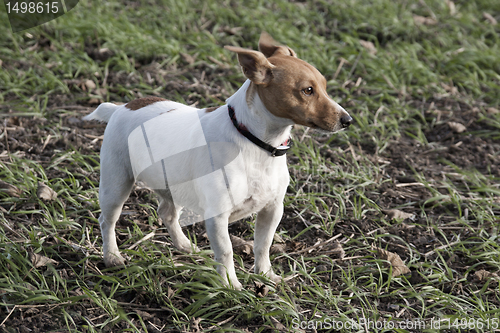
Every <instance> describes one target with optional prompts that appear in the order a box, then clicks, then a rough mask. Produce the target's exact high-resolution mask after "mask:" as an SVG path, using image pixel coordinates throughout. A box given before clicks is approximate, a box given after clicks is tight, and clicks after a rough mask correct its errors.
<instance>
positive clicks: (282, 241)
mask: <svg viewBox="0 0 500 333" xmlns="http://www.w3.org/2000/svg"><path fill="white" fill-rule="evenodd" d="M273 242H275V243H280V244H283V243H285V241H284V240H283V238H282V237H281V236H280V235H278V234H274V236H273Z"/></svg>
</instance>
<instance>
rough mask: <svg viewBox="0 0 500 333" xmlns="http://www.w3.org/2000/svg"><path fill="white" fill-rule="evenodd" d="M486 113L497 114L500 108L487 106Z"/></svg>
mask: <svg viewBox="0 0 500 333" xmlns="http://www.w3.org/2000/svg"><path fill="white" fill-rule="evenodd" d="M486 111H488V114H498V113H500V110H498V109H497V108H488V110H486Z"/></svg>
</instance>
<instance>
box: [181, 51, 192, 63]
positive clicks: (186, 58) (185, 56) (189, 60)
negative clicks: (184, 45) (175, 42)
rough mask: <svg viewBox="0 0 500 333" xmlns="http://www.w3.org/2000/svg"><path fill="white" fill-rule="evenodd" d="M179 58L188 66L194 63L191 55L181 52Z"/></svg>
mask: <svg viewBox="0 0 500 333" xmlns="http://www.w3.org/2000/svg"><path fill="white" fill-rule="evenodd" d="M181 57H182V60H184V61H185V62H187V63H188V64H189V65H192V64H194V62H195V58H194V57H193V56H192V55H190V54H187V53H182V52H181Z"/></svg>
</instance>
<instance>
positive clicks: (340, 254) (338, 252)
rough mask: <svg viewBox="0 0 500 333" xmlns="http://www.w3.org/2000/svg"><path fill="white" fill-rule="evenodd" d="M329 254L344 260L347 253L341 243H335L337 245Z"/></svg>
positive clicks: (334, 245)
mask: <svg viewBox="0 0 500 333" xmlns="http://www.w3.org/2000/svg"><path fill="white" fill-rule="evenodd" d="M328 253H329V254H330V253H331V254H334V255H335V256H337V257H338V259H344V257H345V251H344V249H343V248H342V244H340V242H339V241H335V243H333V248H332V249H331V250H329V251H328Z"/></svg>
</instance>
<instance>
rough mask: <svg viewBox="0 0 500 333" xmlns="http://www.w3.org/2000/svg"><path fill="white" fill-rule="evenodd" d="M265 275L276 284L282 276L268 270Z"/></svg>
mask: <svg viewBox="0 0 500 333" xmlns="http://www.w3.org/2000/svg"><path fill="white" fill-rule="evenodd" d="M265 275H266V276H267V278H268V279H269V280H271V281H273V282H274V283H276V284H278V283H280V282H281V281H282V280H283V278H282V277H281V276H279V275H277V274H276V273H274V272H273V271H269V272H267V273H266V274H265Z"/></svg>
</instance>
